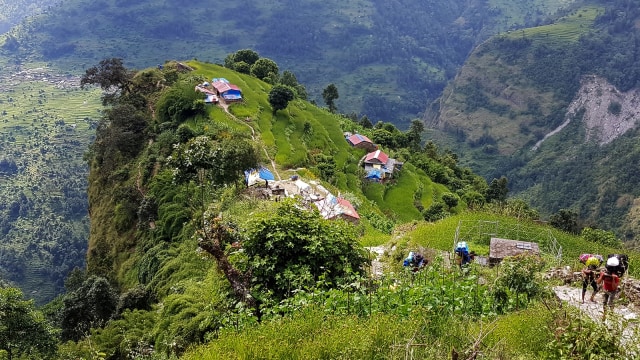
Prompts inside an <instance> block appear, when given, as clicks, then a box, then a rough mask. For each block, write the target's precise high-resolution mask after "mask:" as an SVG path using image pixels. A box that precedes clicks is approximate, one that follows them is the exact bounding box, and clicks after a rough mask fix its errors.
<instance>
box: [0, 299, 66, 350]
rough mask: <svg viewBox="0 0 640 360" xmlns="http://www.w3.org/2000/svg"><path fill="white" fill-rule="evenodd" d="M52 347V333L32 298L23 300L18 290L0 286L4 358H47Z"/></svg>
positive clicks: (53, 345)
mask: <svg viewBox="0 0 640 360" xmlns="http://www.w3.org/2000/svg"><path fill="white" fill-rule="evenodd" d="M56 346H57V342H56V333H55V331H54V329H53V328H52V327H51V325H50V324H49V323H48V322H47V320H46V319H45V318H44V316H43V315H42V313H41V312H39V311H37V310H36V308H35V306H34V304H33V300H28V301H27V300H24V299H23V297H22V292H21V291H20V290H18V289H15V288H2V287H0V350H3V351H5V352H6V357H7V359H9V360H12V359H17V358H21V357H22V356H27V357H28V358H31V359H34V358H36V357H37V358H40V359H45V358H46V359H48V358H51V357H52V356H53V355H55V352H56ZM1 355H2V351H0V357H2V356H1Z"/></svg>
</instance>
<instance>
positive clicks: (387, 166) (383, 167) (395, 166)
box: [364, 150, 403, 182]
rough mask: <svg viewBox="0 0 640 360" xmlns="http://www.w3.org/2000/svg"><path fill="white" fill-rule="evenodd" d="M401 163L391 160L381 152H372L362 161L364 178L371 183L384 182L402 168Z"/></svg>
mask: <svg viewBox="0 0 640 360" xmlns="http://www.w3.org/2000/svg"><path fill="white" fill-rule="evenodd" d="M402 165H403V163H402V162H400V161H396V159H392V158H390V157H389V155H387V154H385V153H384V152H383V151H381V150H376V151H372V152H370V153H368V154H367V156H366V157H365V159H364V171H365V173H366V175H365V178H366V179H367V180H371V181H378V182H381V181H384V180H386V179H389V178H391V177H392V176H393V173H394V172H395V171H399V170H400V169H401V168H402Z"/></svg>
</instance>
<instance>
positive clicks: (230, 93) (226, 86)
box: [195, 78, 242, 104]
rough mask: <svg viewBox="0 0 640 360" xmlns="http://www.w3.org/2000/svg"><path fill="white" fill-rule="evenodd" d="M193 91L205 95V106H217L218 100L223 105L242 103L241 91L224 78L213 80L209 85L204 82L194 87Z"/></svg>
mask: <svg viewBox="0 0 640 360" xmlns="http://www.w3.org/2000/svg"><path fill="white" fill-rule="evenodd" d="M195 90H196V91H197V92H201V93H203V94H205V96H206V98H205V99H204V102H205V103H207V104H217V103H218V102H220V99H223V100H224V102H225V103H232V102H238V101H242V90H240V88H239V87H238V86H237V85H234V84H232V83H230V82H229V80H227V79H225V78H213V79H211V83H209V82H207V81H205V82H203V83H202V84H198V85H196V88H195Z"/></svg>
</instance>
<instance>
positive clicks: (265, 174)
mask: <svg viewBox="0 0 640 360" xmlns="http://www.w3.org/2000/svg"><path fill="white" fill-rule="evenodd" d="M258 173H259V174H260V179H262V180H272V181H273V180H275V179H276V178H275V177H274V176H273V174H272V173H271V171H269V169H267V168H265V167H262V168H260V170H258Z"/></svg>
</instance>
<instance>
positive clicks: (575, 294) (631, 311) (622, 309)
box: [553, 286, 640, 342]
mask: <svg viewBox="0 0 640 360" xmlns="http://www.w3.org/2000/svg"><path fill="white" fill-rule="evenodd" d="M553 291H554V292H555V293H556V295H557V296H558V298H560V300H563V301H565V302H567V303H568V304H569V305H571V306H573V307H575V308H577V309H579V310H580V311H581V312H582V313H583V314H585V315H587V316H589V317H590V318H591V319H592V320H593V321H595V322H601V321H602V314H603V305H602V303H603V301H604V299H603V296H602V292H599V293H598V294H597V295H596V296H595V302H591V301H590V300H589V297H590V296H591V288H589V289H587V293H586V295H585V297H584V298H585V302H584V304H583V303H582V298H581V297H582V288H581V287H580V288H578V287H571V286H556V287H554V288H553ZM613 312H614V313H615V314H616V315H617V317H612V316H607V319H606V323H609V322H610V321H624V320H629V323H627V327H626V328H625V329H624V330H623V335H622V336H623V342H624V339H628V340H635V334H636V333H637V332H638V331H639V329H640V328H639V324H638V323H637V320H638V309H636V308H635V307H634V306H633V304H630V305H629V306H627V305H623V304H620V301H619V300H616V303H615V306H614V308H613ZM614 319H615V320H614Z"/></svg>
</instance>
